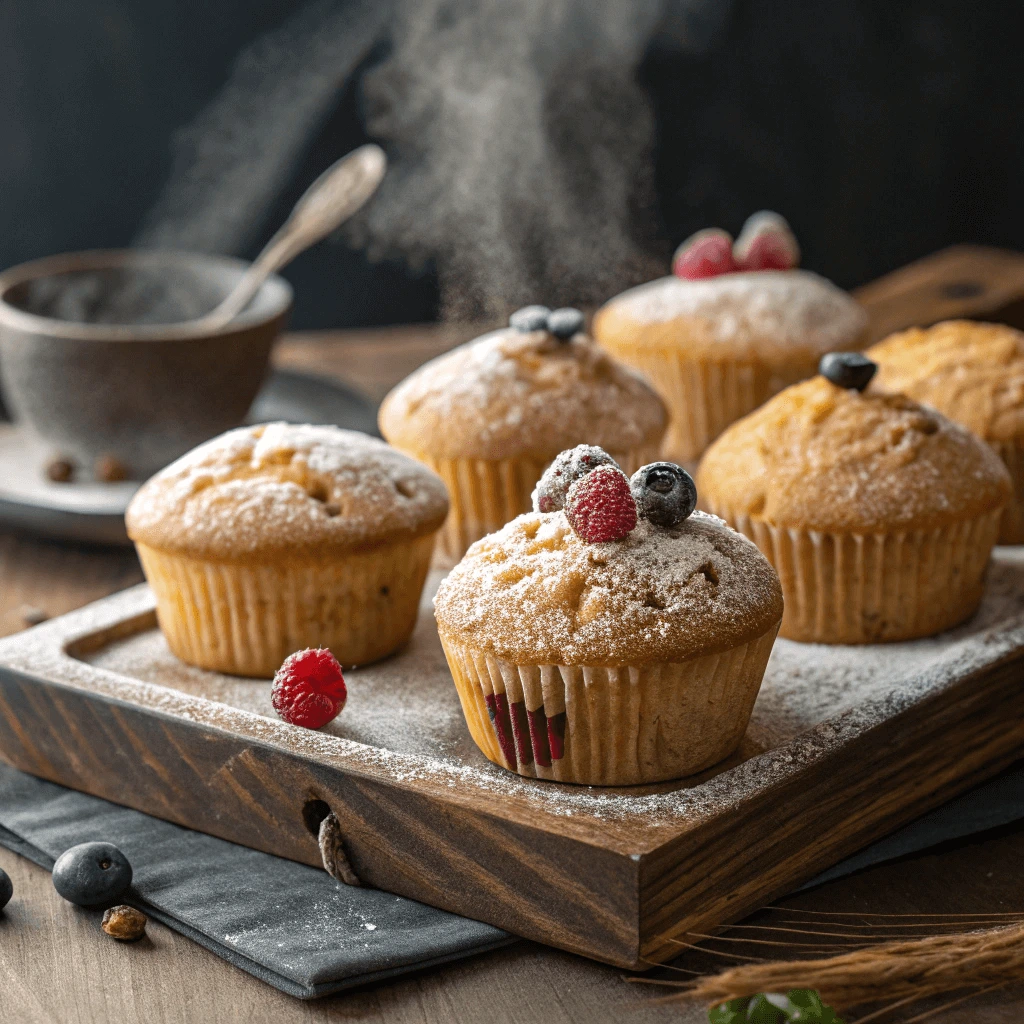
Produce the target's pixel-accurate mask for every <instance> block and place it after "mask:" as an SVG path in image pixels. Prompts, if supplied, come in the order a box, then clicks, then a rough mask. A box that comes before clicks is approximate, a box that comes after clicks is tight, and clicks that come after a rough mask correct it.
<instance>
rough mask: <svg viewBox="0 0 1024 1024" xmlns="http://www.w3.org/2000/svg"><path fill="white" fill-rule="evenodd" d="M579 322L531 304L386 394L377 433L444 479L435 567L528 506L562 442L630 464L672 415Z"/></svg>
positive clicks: (654, 450)
mask: <svg viewBox="0 0 1024 1024" xmlns="http://www.w3.org/2000/svg"><path fill="white" fill-rule="evenodd" d="M583 327H584V321H583V314H582V313H580V312H579V310H575V309H556V310H549V309H547V308H546V307H544V306H527V307H526V308H524V309H521V310H519V311H518V312H517V313H514V314H513V315H512V317H511V319H510V322H509V326H508V327H507V328H505V329H502V330H499V331H493V332H491V333H490V334H486V335H484V336H483V337H481V338H477V339H476V340H475V341H471V342H469V343H468V344H466V345H463V346H461V347H459V348H457V349H455V350H453V351H452V352H449V353H447V354H446V355H443V356H440V357H438V358H437V359H434V360H432V361H431V362H429V363H427V364H426V365H424V366H422V367H420V369H418V370H417V371H416V372H415V373H413V374H412V375H411V376H409V377H408V378H406V379H405V380H404V381H403V382H402V383H401V384H399V385H398V386H397V387H396V388H395V389H394V390H393V391H392V392H391V393H390V394H389V395H388V396H387V398H385V400H384V403H383V405H382V406H381V410H380V417H379V419H380V429H381V433H382V434H383V435H384V437H386V438H387V439H388V441H390V442H391V444H393V445H394V446H395V447H396V448H399V449H401V450H402V451H404V452H407V453H408V454H409V455H412V456H413V457H414V458H416V459H419V460H420V461H421V462H423V463H425V464H426V465H428V466H429V467H430V468H431V469H433V470H434V471H435V472H436V473H437V474H438V475H439V476H440V477H441V478H442V479H443V480H444V482H445V484H446V485H447V487H448V492H449V494H450V496H451V502H452V509H451V513H450V514H449V516H448V521H447V523H446V524H445V528H444V531H443V533H442V535H441V539H440V543H439V545H438V561H439V562H441V563H442V564H446V565H448V566H451V565H453V564H454V563H455V562H457V561H458V560H459V558H461V557H462V555H463V553H464V552H465V550H466V548H468V547H469V545H470V544H472V543H473V541H475V540H478V539H479V538H480V537H483V536H484V535H486V534H488V533H491V532H492V531H494V530H497V529H498V528H499V527H501V526H503V525H504V524H505V523H507V522H508V521H509V520H510V519H514V518H515V517H516V516H517V515H519V514H520V513H522V512H526V511H527V510H528V509H529V508H530V494H531V491H532V490H533V487H534V485H535V484H536V482H537V479H538V478H539V477H540V475H541V473H542V472H543V471H544V469H545V467H546V466H547V465H548V463H550V462H551V460H552V459H553V458H554V457H555V456H556V455H557V454H558V453H559V452H560V451H562V450H563V449H565V448H571V447H572V446H573V445H577V444H580V443H581V442H583V441H593V442H594V443H595V444H599V445H601V446H602V447H603V448H605V449H607V450H608V451H609V452H610V453H611V454H612V455H613V456H614V457H615V459H616V460H617V461H618V462H619V463H621V465H622V466H623V467H625V468H626V469H627V470H628V471H629V472H632V471H633V470H635V469H636V468H637V467H638V466H641V465H643V464H644V463H645V462H650V461H651V460H652V459H654V458H657V455H658V451H659V447H660V444H661V439H662V435H663V434H664V432H665V426H666V423H667V421H668V415H667V413H666V410H665V407H664V405H663V403H662V401H661V399H660V398H659V397H658V395H657V394H656V392H655V391H654V390H653V389H652V388H651V387H650V386H649V385H648V384H647V383H646V382H645V381H643V380H642V379H641V378H640V376H639V375H638V374H636V373H635V372H634V371H632V370H630V369H628V368H626V367H625V366H621V365H619V364H617V363H616V362H614V361H613V360H612V359H611V358H609V356H608V355H607V354H606V353H604V352H602V351H601V350H600V349H599V348H598V347H597V346H596V345H595V344H594V343H593V341H592V340H591V339H590V338H589V337H588V336H587V335H586V333H585V332H584V329H583Z"/></svg>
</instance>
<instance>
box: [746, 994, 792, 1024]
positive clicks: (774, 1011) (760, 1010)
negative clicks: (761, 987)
mask: <svg viewBox="0 0 1024 1024" xmlns="http://www.w3.org/2000/svg"><path fill="white" fill-rule="evenodd" d="M785 1020H786V1014H785V1013H784V1012H783V1011H782V1010H780V1009H779V1008H778V1006H776V1005H775V1003H774V1002H770V1001H769V1000H768V996H767V995H765V994H764V993H763V992H761V993H759V994H758V995H756V996H754V998H753V999H751V1000H750V1005H749V1006H748V1007H747V1024H785Z"/></svg>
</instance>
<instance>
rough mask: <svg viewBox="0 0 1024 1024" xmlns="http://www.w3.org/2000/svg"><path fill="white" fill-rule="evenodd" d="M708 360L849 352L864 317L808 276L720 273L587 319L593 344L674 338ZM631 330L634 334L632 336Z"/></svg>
mask: <svg viewBox="0 0 1024 1024" xmlns="http://www.w3.org/2000/svg"><path fill="white" fill-rule="evenodd" d="M682 321H685V323H686V328H685V334H684V335H683V336H684V337H685V341H686V347H687V350H688V351H693V352H695V353H698V352H702V351H707V353H708V354H709V355H712V356H713V355H716V354H717V355H719V356H721V355H723V354H730V355H750V356H762V357H768V358H771V357H773V356H774V357H778V358H784V357H785V356H786V355H788V354H790V353H791V352H792V350H794V349H796V350H799V351H800V352H809V353H812V354H817V355H821V354H824V353H825V352H829V351H832V350H834V349H843V348H851V347H856V345H857V344H858V343H859V342H860V341H861V340H862V339H863V336H864V332H865V330H866V329H867V314H866V313H865V312H864V310H863V309H862V308H861V307H860V306H859V305H858V304H857V302H856V301H855V300H854V299H853V298H852V297H851V296H850V295H848V294H847V293H846V292H844V291H843V290H842V289H841V288H838V287H837V286H836V285H834V284H832V283H831V282H830V281H827V280H825V278H823V277H819V276H818V275H817V274H814V273H812V272H811V271H809V270H761V271H755V272H749V273H727V274H721V275H719V276H717V277H710V278H705V279H703V280H686V279H684V278H681V277H676V276H671V277H662V278H658V279H657V280H656V281H649V282H648V283H647V284H642V285H639V286H638V287H636V288H631V289H629V290H628V291H625V292H623V293H622V294H621V295H618V296H616V297H615V298H613V299H611V300H610V301H609V302H607V303H606V304H605V305H604V306H603V307H602V308H601V309H600V310H599V311H598V313H597V315H596V316H595V318H594V334H595V336H596V337H597V339H598V340H599V341H610V342H615V341H619V342H622V343H629V344H632V345H636V346H642V345H644V344H653V345H660V344H663V342H664V340H665V337H666V336H667V335H670V336H672V337H675V338H679V337H680V334H681V332H680V331H679V326H680V322H682ZM638 328H640V329H639V330H638Z"/></svg>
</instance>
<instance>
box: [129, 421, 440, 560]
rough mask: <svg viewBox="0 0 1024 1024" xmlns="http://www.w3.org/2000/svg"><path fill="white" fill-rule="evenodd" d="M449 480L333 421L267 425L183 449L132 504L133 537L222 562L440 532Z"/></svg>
mask: <svg viewBox="0 0 1024 1024" xmlns="http://www.w3.org/2000/svg"><path fill="white" fill-rule="evenodd" d="M447 511H448V499H447V494H446V491H445V487H444V484H443V483H442V482H441V480H440V479H439V478H438V477H437V476H436V475H435V474H434V473H432V472H430V470H428V469H426V468H425V467H423V466H421V465H419V464H418V463H416V462H415V461H414V460H412V459H410V458H408V457H407V456H405V455H402V454H401V453H400V452H397V451H395V450H394V449H393V448H391V447H389V446H388V445H387V444H385V443H384V442H383V441H379V440H377V439H376V438H373V437H370V436H368V435H366V434H361V433H358V432H356V431H352V430H342V429H340V428H338V427H332V426H308V425H292V424H287V423H271V424H261V425H259V426H254V427H242V428H239V429H237V430H232V431H229V432H228V433H226V434H222V435H221V436H220V437H217V438H214V439H213V440H212V441H208V442H206V443H205V444H203V445H200V446H199V447H198V448H196V449H194V450H193V451H191V452H189V453H188V454H187V455H184V456H182V458H180V459H178V460H177V461H176V462H174V463H172V464H171V465H170V466H168V467H167V468H166V469H164V470H162V471H161V472H159V473H158V474H157V475H156V476H155V477H153V478H152V479H151V480H149V481H148V482H147V483H146V484H144V485H143V487H142V488H141V489H140V490H139V492H138V494H137V495H136V496H135V498H134V499H133V500H132V503H131V505H130V506H129V508H128V514H127V517H126V518H127V525H128V533H129V536H130V537H131V538H132V540H134V541H137V542H142V543H144V544H146V545H148V546H149V547H151V548H156V549H158V550H160V551H167V552H176V553H180V554H186V555H190V556H193V557H196V558H207V559H212V560H217V561H226V562H230V561H240V560H245V559H247V558H249V557H251V556H252V555H254V554H257V553H259V554H266V553H279V554H283V555H294V556H296V557H315V556H316V555H317V554H320V553H324V552H338V551H359V550H366V549H369V548H372V547H375V546H377V545H382V544H387V543H391V542H393V541H399V540H411V539H413V538H416V537H419V536H422V535H424V534H427V533H430V532H432V531H434V530H436V529H437V528H438V527H439V526H440V525H441V523H442V522H443V521H444V518H445V515H446V513H447Z"/></svg>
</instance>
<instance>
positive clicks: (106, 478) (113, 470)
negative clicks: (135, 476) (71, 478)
mask: <svg viewBox="0 0 1024 1024" xmlns="http://www.w3.org/2000/svg"><path fill="white" fill-rule="evenodd" d="M92 471H93V473H95V474H96V479H97V480H102V481H103V483H105V484H115V483H117V482H118V481H120V480H127V479H128V476H129V473H128V467H127V466H126V465H125V464H124V463H123V462H122V461H121V460H120V459H119V458H117V457H116V456H114V455H101V456H100V457H99V458H98V459H97V460H96V464H95V465H94V466H93V467H92Z"/></svg>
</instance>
